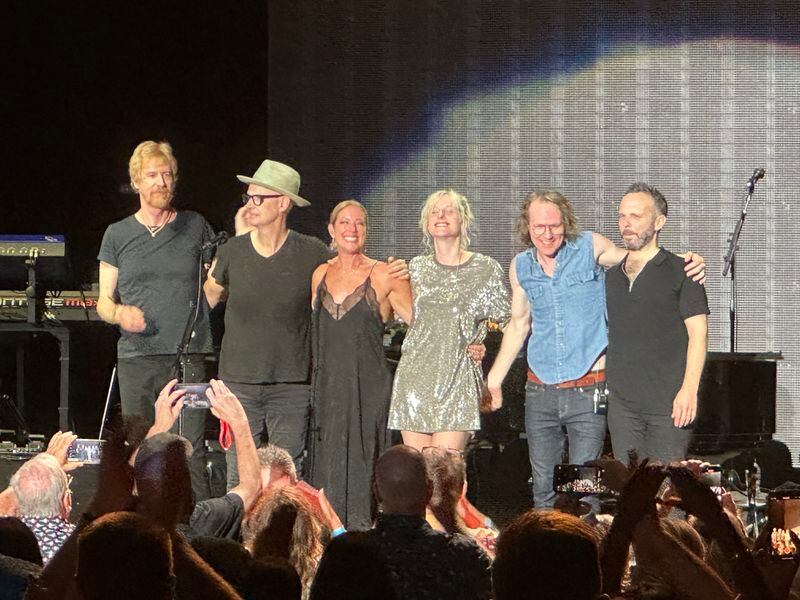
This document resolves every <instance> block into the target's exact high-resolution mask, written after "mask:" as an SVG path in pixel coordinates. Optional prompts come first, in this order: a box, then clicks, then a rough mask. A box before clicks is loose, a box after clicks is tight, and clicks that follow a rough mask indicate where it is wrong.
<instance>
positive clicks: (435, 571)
mask: <svg viewBox="0 0 800 600" xmlns="http://www.w3.org/2000/svg"><path fill="white" fill-rule="evenodd" d="M375 487H376V494H377V499H378V502H379V503H380V507H381V512H380V514H379V515H378V518H377V519H376V521H375V527H374V528H373V529H371V530H369V531H368V532H367V535H369V536H370V537H371V538H372V540H373V541H374V542H375V543H376V545H378V546H379V547H380V548H381V549H382V551H383V553H384V556H385V557H386V562H387V564H388V565H389V569H390V570H391V572H392V576H393V580H394V584H395V589H396V591H397V595H398V596H399V597H400V598H403V599H404V600H413V599H427V598H431V599H434V598H435V599H437V600H446V599H449V598H453V599H456V598H458V599H461V600H463V599H470V598H488V597H489V592H490V587H491V585H490V575H489V565H490V561H489V558H488V557H487V556H486V554H485V553H484V552H483V550H481V549H480V548H479V547H478V545H477V544H476V543H475V542H474V541H473V540H471V539H470V538H468V537H467V536H464V535H462V534H459V533H456V534H448V533H443V532H441V531H436V530H434V529H433V528H431V526H430V525H429V524H428V523H427V521H426V520H425V508H426V506H427V505H428V502H429V501H430V498H431V493H432V484H431V481H430V478H429V477H428V472H427V469H426V466H425V459H424V458H423V456H422V454H421V453H420V452H418V451H417V450H415V449H414V448H411V447H410V446H404V445H398V446H394V447H393V448H390V449H389V450H387V451H386V452H384V453H383V455H381V457H380V458H379V459H378V461H377V463H376V465H375Z"/></svg>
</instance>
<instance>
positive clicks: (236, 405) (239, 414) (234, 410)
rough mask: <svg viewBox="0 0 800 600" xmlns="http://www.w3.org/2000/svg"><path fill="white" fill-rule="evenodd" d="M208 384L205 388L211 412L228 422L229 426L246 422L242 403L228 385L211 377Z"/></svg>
mask: <svg viewBox="0 0 800 600" xmlns="http://www.w3.org/2000/svg"><path fill="white" fill-rule="evenodd" d="M209 384H210V385H211V387H210V388H208V389H207V390H206V396H208V399H209V400H210V401H211V414H212V415H214V416H215V417H217V418H218V419H219V420H220V421H225V422H226V423H229V424H230V426H231V427H235V426H236V425H241V424H242V423H245V424H246V423H247V415H245V413H244V408H242V403H241V402H239V399H238V398H237V397H236V396H235V395H234V393H233V392H232V391H230V390H229V389H228V386H226V385H225V384H224V383H223V382H222V381H220V380H218V379H212V380H211V381H209Z"/></svg>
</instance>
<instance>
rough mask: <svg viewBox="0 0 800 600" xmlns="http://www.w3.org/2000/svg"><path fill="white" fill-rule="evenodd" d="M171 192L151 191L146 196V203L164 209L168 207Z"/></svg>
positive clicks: (170, 201) (170, 200) (171, 195)
mask: <svg viewBox="0 0 800 600" xmlns="http://www.w3.org/2000/svg"><path fill="white" fill-rule="evenodd" d="M173 195H174V194H173V193H172V192H162V193H159V192H153V193H151V194H150V196H149V197H148V198H147V203H148V204H149V205H150V206H152V207H153V208H158V209H161V210H164V209H166V208H169V206H170V204H171V203H172V197H173Z"/></svg>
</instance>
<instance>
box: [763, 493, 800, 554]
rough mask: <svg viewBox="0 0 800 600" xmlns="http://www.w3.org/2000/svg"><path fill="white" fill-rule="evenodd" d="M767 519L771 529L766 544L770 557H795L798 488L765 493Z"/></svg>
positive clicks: (798, 531)
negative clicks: (768, 541)
mask: <svg viewBox="0 0 800 600" xmlns="http://www.w3.org/2000/svg"><path fill="white" fill-rule="evenodd" d="M767 521H768V525H769V527H770V528H771V529H772V535H771V536H770V543H769V545H768V546H767V549H768V554H769V555H770V557H771V558H773V559H776V560H794V559H795V558H797V556H798V550H800V549H798V547H797V546H798V543H799V542H800V540H798V536H800V490H792V491H787V492H770V493H769V494H768V495H767ZM790 532H791V533H790ZM792 534H793V535H792Z"/></svg>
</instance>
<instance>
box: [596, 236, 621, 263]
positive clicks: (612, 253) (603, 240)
mask: <svg viewBox="0 0 800 600" xmlns="http://www.w3.org/2000/svg"><path fill="white" fill-rule="evenodd" d="M592 244H593V245H594V259H595V260H596V261H597V264H598V265H600V266H601V267H605V268H609V267H613V266H615V265H618V264H619V263H621V262H622V259H623V258H625V255H626V254H627V253H628V251H627V250H625V249H624V248H620V247H618V246H617V245H615V244H614V242H612V241H611V240H610V239H608V238H607V237H606V236H604V235H601V234H599V233H592Z"/></svg>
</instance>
